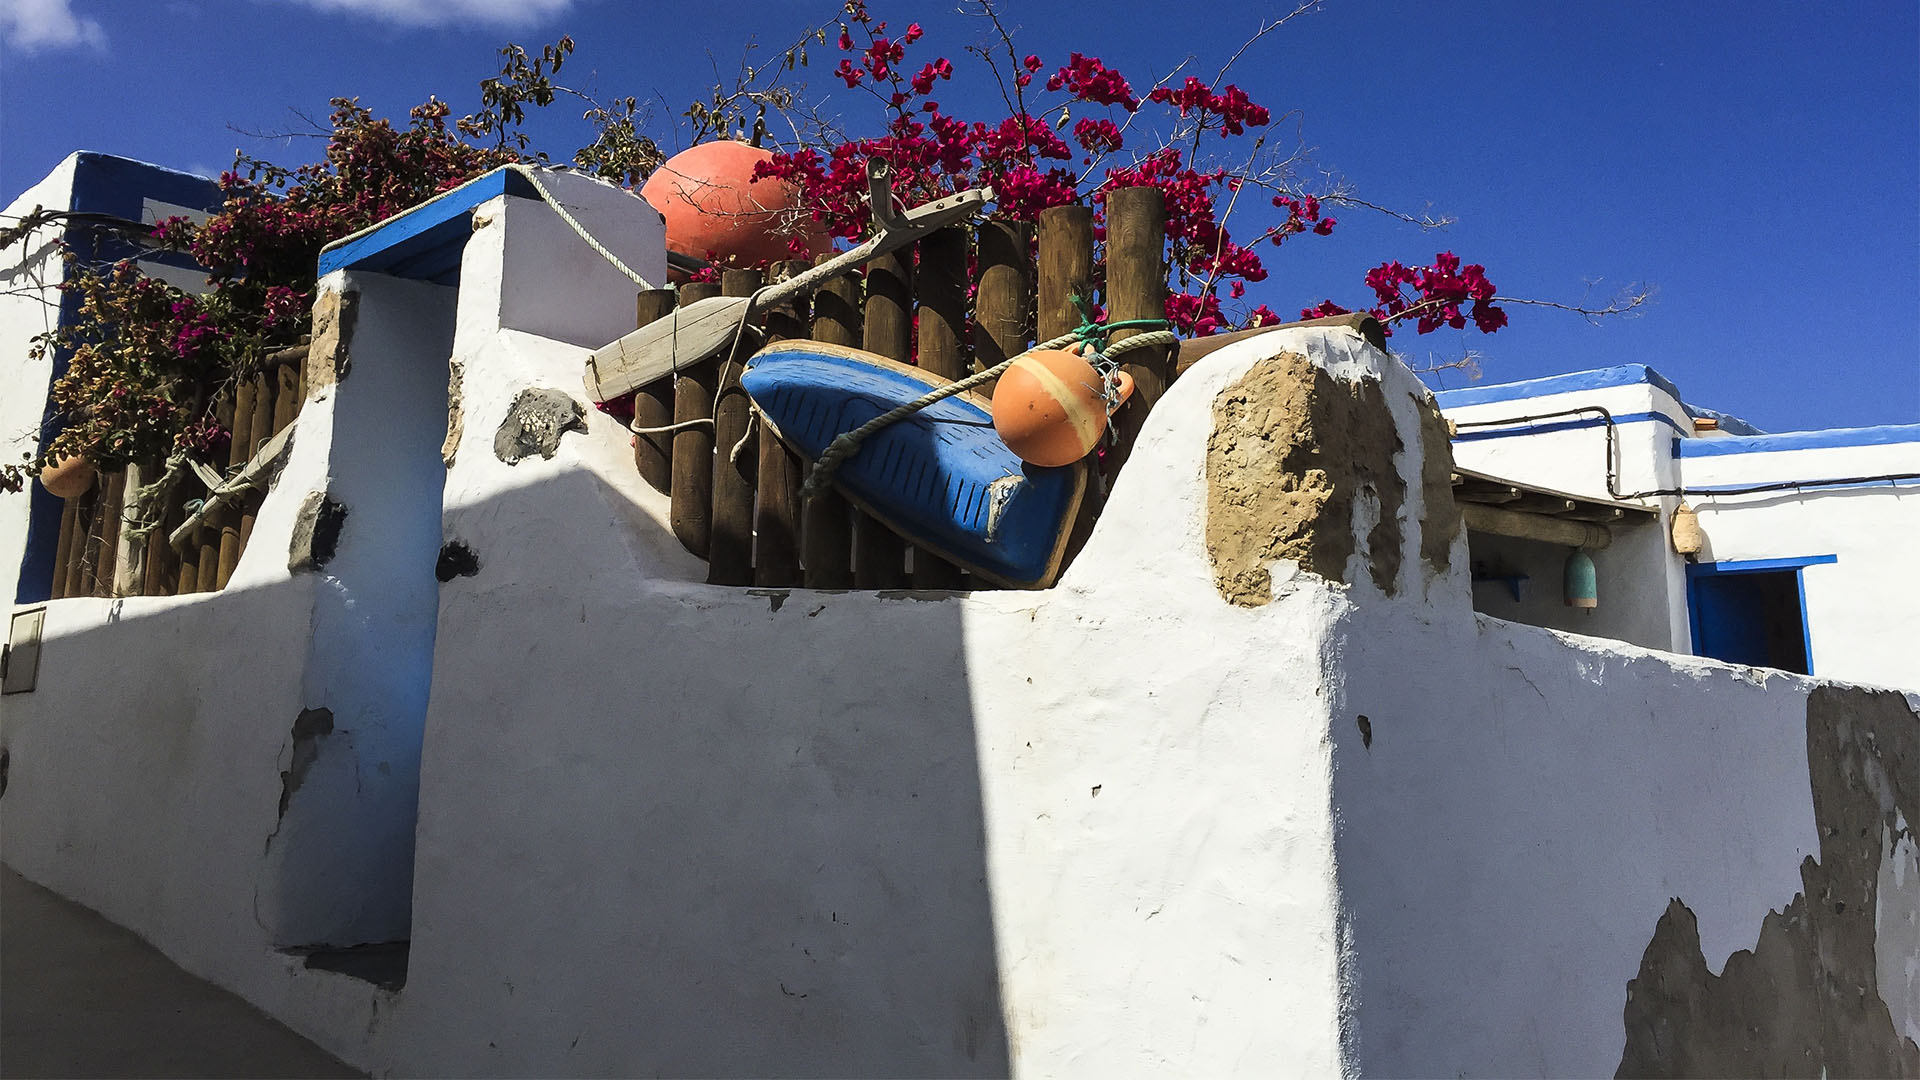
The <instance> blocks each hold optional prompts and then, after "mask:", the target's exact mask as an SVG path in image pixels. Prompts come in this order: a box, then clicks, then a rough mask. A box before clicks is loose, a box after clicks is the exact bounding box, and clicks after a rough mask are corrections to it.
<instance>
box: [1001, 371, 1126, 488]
mask: <svg viewBox="0 0 1920 1080" xmlns="http://www.w3.org/2000/svg"><path fill="white" fill-rule="evenodd" d="M1115 382H1116V387H1115V392H1116V396H1115V400H1114V406H1115V407H1116V408H1117V407H1118V406H1119V405H1120V403H1121V402H1124V401H1126V400H1127V397H1128V396H1129V395H1131V394H1132V393H1133V376H1131V375H1128V374H1127V373H1126V372H1124V371H1122V372H1120V373H1119V374H1118V375H1117V376H1116V379H1115ZM1104 389H1105V387H1104V384H1103V383H1102V381H1101V378H1100V373H1099V372H1097V371H1095V370H1094V369H1093V365H1092V364H1089V363H1088V362H1087V360H1086V358H1085V357H1084V356H1081V355H1080V354H1079V353H1075V352H1067V351H1066V350H1064V349H1042V350H1039V351H1037V352H1030V353H1028V354H1026V355H1025V356H1022V357H1021V358H1019V359H1018V360H1015V361H1014V362H1013V365H1012V366H1011V367H1009V368H1007V370H1006V372H1005V373H1003V374H1002V375H1001V376H1000V381H999V382H998V383H996V384H994V388H993V429H994V430H995V431H997V432H999V433H1000V438H1001V440H1002V441H1003V442H1005V443H1006V444H1007V448H1008V449H1010V450H1012V451H1013V452H1014V453H1015V454H1016V455H1018V456H1019V458H1020V460H1022V461H1025V462H1028V463H1030V464H1034V465H1071V464H1073V463H1074V462H1076V461H1079V460H1080V459H1081V458H1083V457H1086V456H1087V455H1088V454H1090V453H1092V452H1093V448H1094V447H1096V446H1098V445H1100V436H1102V435H1104V434H1106V431H1107V399H1106V395H1105V393H1104Z"/></svg>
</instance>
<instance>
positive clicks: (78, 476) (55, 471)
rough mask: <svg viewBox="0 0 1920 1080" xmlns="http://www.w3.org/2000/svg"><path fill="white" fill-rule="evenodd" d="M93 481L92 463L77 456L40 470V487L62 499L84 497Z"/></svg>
mask: <svg viewBox="0 0 1920 1080" xmlns="http://www.w3.org/2000/svg"><path fill="white" fill-rule="evenodd" d="M93 480H94V469H93V463H92V462H89V461H88V460H87V459H86V458H83V457H79V456H75V457H69V458H61V459H60V460H59V461H56V462H54V463H53V464H51V465H49V466H47V467H46V468H44V469H41V470H40V486H41V487H43V488H46V489H47V491H48V493H50V494H53V495H57V496H59V497H60V498H62V499H76V498H79V497H80V496H82V495H85V494H86V493H87V491H88V489H90V488H92V487H93Z"/></svg>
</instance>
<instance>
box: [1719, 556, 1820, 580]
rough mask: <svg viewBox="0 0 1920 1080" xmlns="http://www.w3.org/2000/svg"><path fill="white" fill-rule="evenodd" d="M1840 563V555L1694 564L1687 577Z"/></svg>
mask: <svg viewBox="0 0 1920 1080" xmlns="http://www.w3.org/2000/svg"><path fill="white" fill-rule="evenodd" d="M1839 561H1840V557H1839V556H1838V555H1801V556H1797V557H1794V558H1787V559H1728V560H1726V561H1724V562H1711V563H1692V564H1690V565H1688V567H1687V576H1688V577H1711V576H1712V575H1714V574H1750V573H1753V572H1754V571H1756V570H1798V569H1799V568H1800V567H1803V566H1820V565H1823V564H1825V563H1834V562H1839Z"/></svg>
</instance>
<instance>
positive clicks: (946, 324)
mask: <svg viewBox="0 0 1920 1080" xmlns="http://www.w3.org/2000/svg"><path fill="white" fill-rule="evenodd" d="M967 247H968V244H967V232H966V230H965V229H961V228H948V229H942V230H940V231H939V232H937V233H934V234H933V235H932V236H929V237H927V238H926V239H925V240H922V241H920V280H919V282H918V284H919V290H918V291H919V294H920V366H921V367H922V368H923V369H925V370H926V371H927V372H928V373H929V374H933V375H938V376H940V377H941V378H943V379H946V380H947V381H949V382H951V381H953V380H955V379H963V378H965V377H966V376H967ZM960 586H961V571H960V568H959V567H957V566H955V565H953V564H952V563H950V562H948V561H947V560H945V559H942V558H940V557H939V556H938V555H935V554H933V553H932V552H930V551H925V550H915V551H914V553H913V587H914V588H916V589H958V588H960Z"/></svg>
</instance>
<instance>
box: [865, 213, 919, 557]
mask: <svg viewBox="0 0 1920 1080" xmlns="http://www.w3.org/2000/svg"><path fill="white" fill-rule="evenodd" d="M862 338H863V341H864V348H865V349H866V350H867V351H868V352H870V353H878V354H879V355H881V356H884V357H887V358H888V359H891V360H898V361H900V362H901V363H907V362H909V361H911V360H912V359H913V252H912V251H911V250H910V249H903V250H900V251H895V252H893V253H891V254H888V255H882V256H880V257H879V258H877V259H874V260H873V261H872V262H870V263H868V264H867V308H866V320H865V325H864V327H863V328H862ZM853 583H854V586H855V587H857V588H861V589H904V588H906V587H907V585H908V583H909V579H908V577H907V544H906V541H904V540H902V539H900V535H899V534H898V533H896V532H894V531H893V530H892V529H889V528H887V527H886V526H885V525H882V524H880V522H879V521H878V520H876V519H875V518H873V517H871V516H869V515H867V514H856V515H854V519H853Z"/></svg>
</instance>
